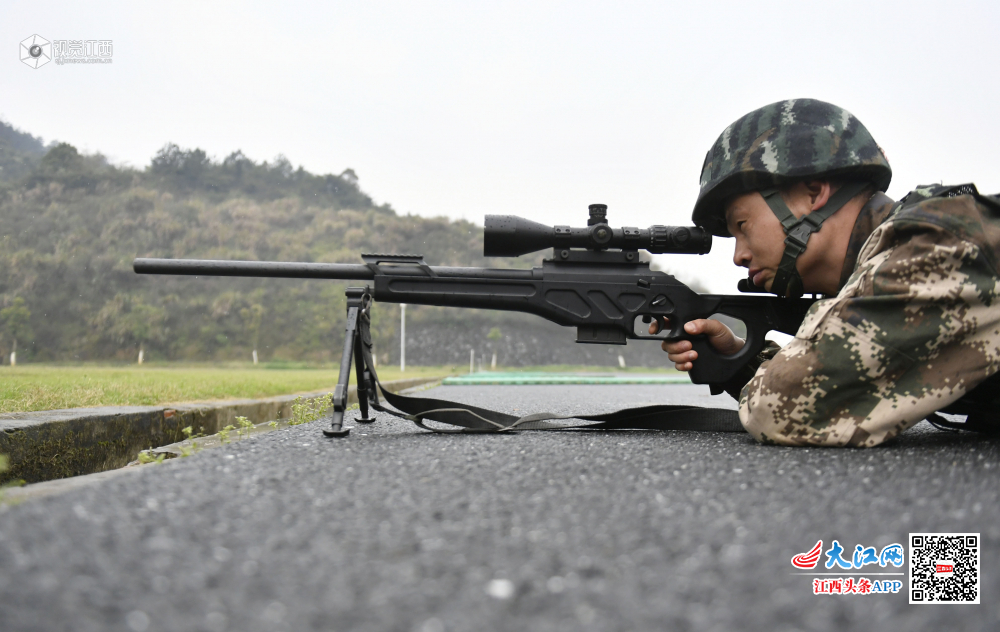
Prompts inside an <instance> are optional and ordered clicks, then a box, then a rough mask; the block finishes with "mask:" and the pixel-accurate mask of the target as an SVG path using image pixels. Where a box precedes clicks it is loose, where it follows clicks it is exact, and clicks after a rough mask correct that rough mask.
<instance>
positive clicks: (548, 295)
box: [133, 248, 813, 390]
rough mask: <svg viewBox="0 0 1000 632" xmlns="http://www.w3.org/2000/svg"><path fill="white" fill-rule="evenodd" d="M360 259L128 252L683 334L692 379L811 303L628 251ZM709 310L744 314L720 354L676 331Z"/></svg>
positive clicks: (596, 329) (222, 269)
mask: <svg viewBox="0 0 1000 632" xmlns="http://www.w3.org/2000/svg"><path fill="white" fill-rule="evenodd" d="M362 259H363V260H364V262H365V263H364V264H332V263H283V262H262V261H210V260H194V259H191V260H174V259H136V260H135V262H134V264H133V267H134V269H135V271H136V272H137V273H140V274H180V275H192V276H242V277H280V278H302V279H336V280H359V281H370V282H371V286H372V287H371V296H372V298H373V299H374V300H375V301H376V302H378V301H381V302H387V303H408V304H415V305H437V306H443V307H467V308H483V309H496V310H505V311H518V312H527V313H530V314H535V315H537V316H540V317H542V318H545V319H546V320H550V321H552V322H554V323H557V324H559V325H564V326H567V327H576V328H577V342H581V343H593V344H626V342H627V341H628V340H629V339H633V340H658V341H659V340H663V339H672V340H677V339H691V341H692V346H693V348H694V350H695V351H697V352H698V360H697V361H696V362H694V363H693V367H694V368H693V369H692V370H691V372H690V376H691V380H692V382H694V383H696V384H719V383H723V382H726V381H727V380H729V379H730V378H732V377H733V376H734V375H735V374H736V372H737V371H739V369H740V368H741V367H742V366H744V365H745V364H746V363H747V362H748V361H749V360H750V359H751V358H752V357H753V356H755V355H756V354H757V353H759V352H760V350H761V349H762V348H763V347H764V344H765V339H764V336H765V335H766V334H767V332H768V331H771V330H776V331H780V332H784V333H787V334H794V333H795V331H796V330H797V329H798V327H799V325H800V324H801V323H802V319H803V318H804V316H805V313H806V311H807V310H808V309H809V306H810V305H811V304H812V303H813V301H812V300H811V299H787V298H778V297H773V296H760V295H757V296H752V295H750V296H740V295H716V294H698V293H697V292H695V291H693V290H692V289H691V288H689V287H688V286H686V285H684V284H683V283H681V282H680V281H678V280H677V279H675V278H674V277H673V276H671V275H669V274H666V273H663V272H659V271H655V270H651V269H650V267H649V264H648V263H646V262H643V261H640V260H639V257H638V254H637V253H636V252H634V251H590V250H569V249H559V248H556V249H555V250H554V251H553V257H552V258H551V259H546V260H545V261H544V262H543V264H542V266H541V267H535V268H532V269H530V270H526V269H502V268H457V267H440V266H428V265H427V264H426V263H424V261H423V257H422V256H419V255H362ZM713 314H725V315H728V316H732V317H734V318H738V319H739V320H741V321H743V322H744V323H745V324H746V328H747V339H746V344H745V345H744V346H743V348H742V349H741V350H740V351H739V352H737V353H735V354H733V355H730V356H723V355H721V354H719V353H718V352H716V351H715V350H714V349H713V348H712V347H711V346H710V345H709V343H708V341H707V339H706V338H704V337H702V336H698V337H693V338H692V337H691V336H689V335H687V334H686V333H685V332H684V330H683V325H684V323H686V322H688V321H691V320H695V319H699V318H708V317H709V316H711V315H713ZM637 319H638V321H637ZM654 319H655V320H657V321H659V322H660V324H661V330H662V331H665V335H664V334H663V333H661V334H659V335H656V336H653V335H650V334H648V325H646V324H645V323H648V322H650V321H651V320H654ZM713 390H715V389H713Z"/></svg>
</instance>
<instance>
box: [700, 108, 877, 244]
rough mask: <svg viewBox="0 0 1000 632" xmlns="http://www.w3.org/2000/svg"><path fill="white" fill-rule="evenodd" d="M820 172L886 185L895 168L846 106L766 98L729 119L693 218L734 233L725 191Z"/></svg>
mask: <svg viewBox="0 0 1000 632" xmlns="http://www.w3.org/2000/svg"><path fill="white" fill-rule="evenodd" d="M820 175H822V176H826V177H838V176H849V177H851V179H858V180H867V181H869V182H871V183H873V184H874V185H875V187H876V188H878V190H880V191H885V190H886V189H887V188H889V181H890V180H891V179H892V169H891V168H890V167H889V161H888V160H886V158H885V154H884V153H883V152H882V149H881V148H880V147H879V146H878V144H876V143H875V139H873V138H872V136H871V134H870V133H868V130H867V129H865V126H864V125H862V124H861V121H859V120H858V119H857V118H855V117H854V115H853V114H851V113H850V112H848V111H847V110H845V109H843V108H840V107H837V106H836V105H833V104H831V103H825V102H823V101H817V100H815V99H790V100H788V101H778V102H777V103H772V104H771V105H765V106H764V107H762V108H760V109H758V110H754V111H753V112H750V113H749V114H746V115H744V116H743V117H741V118H740V119H738V120H737V121H736V122H735V123H733V124H732V125H730V126H729V127H727V128H726V130H725V131H724V132H722V135H721V136H719V139H718V140H716V141H715V144H714V145H712V148H711V149H710V150H709V151H708V155H706V156H705V164H704V165H703V166H702V168H701V191H700V193H699V194H698V201H697V202H696V203H695V206H694V212H693V213H692V216H691V219H692V221H693V222H694V223H695V224H696V225H698V226H704V227H705V228H707V229H708V230H709V231H710V232H711V233H712V234H714V235H718V236H719V237H731V235H730V234H729V230H728V229H727V228H726V218H725V208H724V207H723V204H724V203H725V202H726V200H727V199H728V198H730V197H732V196H733V195H737V194H741V193H746V192H748V191H757V190H760V189H767V188H771V187H779V186H782V185H783V184H786V183H788V182H791V181H794V180H797V179H800V178H803V177H808V176H820Z"/></svg>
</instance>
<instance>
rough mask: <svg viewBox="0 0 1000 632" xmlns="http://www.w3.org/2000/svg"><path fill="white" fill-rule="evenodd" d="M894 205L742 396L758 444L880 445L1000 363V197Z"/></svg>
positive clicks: (880, 199)
mask: <svg viewBox="0 0 1000 632" xmlns="http://www.w3.org/2000/svg"><path fill="white" fill-rule="evenodd" d="M942 189H944V190H945V191H946V192H947V191H949V190H950V193H951V197H948V196H947V193H946V194H945V196H941V190H942ZM963 193H964V194H963ZM935 194H937V196H935ZM955 194H958V195H955ZM890 202H891V201H890V200H889V199H888V198H887V197H886V196H884V195H881V194H880V195H876V196H875V198H873V199H872V201H871V202H869V204H868V205H866V207H865V209H864V211H863V212H862V213H861V214H860V215H859V217H858V221H857V223H856V225H855V230H854V232H853V234H852V236H851V244H852V247H851V248H849V249H848V259H847V261H846V262H845V268H846V267H847V266H850V267H851V269H852V273H851V274H850V276H849V278H847V279H846V281H845V282H844V283H843V286H842V288H841V290H840V293H839V294H838V295H837V296H836V297H835V298H831V299H827V300H822V301H819V302H817V303H816V304H815V305H814V306H813V307H812V309H811V310H810V311H809V314H808V315H807V316H806V319H805V321H803V323H802V326H801V327H800V328H799V331H798V332H797V333H796V335H795V338H794V339H793V340H792V342H790V343H789V344H788V345H786V346H785V347H784V348H782V349H781V350H780V351H777V352H776V353H774V354H773V358H772V359H770V360H768V361H765V362H762V363H761V365H760V367H759V369H758V370H757V371H756V374H755V375H754V377H753V379H752V380H750V382H749V383H748V384H747V385H746V386H745V387H744V388H743V389H742V392H741V394H740V398H739V399H740V420H741V421H742V422H743V425H744V427H745V428H746V429H747V430H748V431H749V432H750V433H751V434H752V435H753V436H754V437H756V438H757V439H758V440H760V441H762V442H765V443H780V444H784V445H825V446H859V447H860V446H864V447H870V446H874V445H878V444H879V443H881V442H883V441H885V440H886V439H889V438H891V437H894V436H896V435H897V434H899V433H900V432H902V431H904V430H906V429H907V428H909V427H910V426H912V425H913V424H915V423H917V422H918V421H920V420H922V419H924V418H926V417H928V416H929V415H931V414H932V413H934V412H935V411H938V410H942V409H945V408H946V407H948V406H949V405H950V404H952V403H953V402H956V401H957V400H959V399H960V398H962V397H963V396H965V395H967V394H969V393H970V392H971V391H972V390H973V389H975V388H976V387H977V386H979V385H980V384H981V383H982V382H983V381H984V380H986V379H987V378H989V377H990V376H993V375H995V374H996V373H997V370H998V368H1000V303H997V296H998V294H1000V281H998V275H997V268H998V259H1000V201H998V200H995V199H992V198H990V197H986V196H979V195H978V194H976V193H975V188H974V187H972V186H971V185H965V186H963V187H954V188H950V187H923V188H920V189H917V190H916V191H913V192H912V193H910V194H909V195H908V196H907V197H906V198H904V200H903V201H902V202H901V203H899V204H895V205H893V204H890ZM879 216H885V217H886V219H885V221H883V222H880V223H878V222H877V218H878V217H879ZM873 226H874V228H873V229H872V227H873ZM857 243H863V244H864V245H863V247H862V248H860V251H857V250H855V251H854V253H852V252H851V251H852V250H854V246H855V245H856V244H857ZM852 255H853V256H854V257H855V258H856V261H857V263H856V264H855V263H854V261H853V260H852ZM772 353H773V352H772ZM981 395H982V393H980V396H981ZM988 395H989V394H988Z"/></svg>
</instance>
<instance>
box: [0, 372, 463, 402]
mask: <svg viewBox="0 0 1000 632" xmlns="http://www.w3.org/2000/svg"><path fill="white" fill-rule="evenodd" d="M279 366H280V368H277V367H276V368H273V369H272V368H264V367H256V368H255V367H253V365H247V364H227V365H198V364H189V365H175V364H146V365H143V366H141V367H140V366H136V365H133V366H107V365H94V364H86V365H57V364H27V365H21V366H18V367H14V368H11V367H9V366H0V413H5V412H27V411H32V410H54V409H59V408H76V407H80V406H153V405H156V404H167V403H180V402H192V401H205V400H221V399H243V398H259V397H271V396H274V395H286V394H292V393H307V392H312V391H323V390H330V391H332V390H333V387H334V386H336V384H337V374H338V372H339V366H338V367H334V366H320V367H313V368H305V367H306V366H307V365H295V368H290V367H289V368H286V367H287V365H279ZM459 372H461V369H456V368H455V367H407V369H406V372H405V373H400V372H399V367H382V368H380V369H379V378H380V379H381V380H382V381H383V382H388V381H391V380H398V379H401V378H407V379H408V378H418V377H444V376H447V375H452V374H456V373H459ZM351 381H352V383H353V381H354V379H353V373H352V379H351Z"/></svg>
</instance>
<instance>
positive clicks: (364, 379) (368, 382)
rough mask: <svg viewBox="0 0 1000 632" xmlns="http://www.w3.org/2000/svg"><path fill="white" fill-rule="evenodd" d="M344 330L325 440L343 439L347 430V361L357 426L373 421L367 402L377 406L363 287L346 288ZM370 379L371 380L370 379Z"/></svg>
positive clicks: (367, 301) (369, 299)
mask: <svg viewBox="0 0 1000 632" xmlns="http://www.w3.org/2000/svg"><path fill="white" fill-rule="evenodd" d="M346 294H347V330H346V331H345V335H344V354H343V355H342V356H341V357H340V377H338V378H337V388H335V389H334V390H333V395H332V397H331V399H332V400H333V401H332V403H333V419H332V420H331V422H330V428H329V429H328V430H324V431H323V434H324V435H326V436H327V437H337V438H340V437H346V436H347V435H348V434H350V432H351V431H350V429H349V428H344V412H345V411H346V410H347V387H348V386H349V384H350V381H351V362H352V361H353V362H354V365H355V369H356V371H357V380H358V405H359V407H360V408H361V417H359V418H358V419H357V421H358V422H359V423H363V424H368V423H372V422H373V421H375V419H374V418H372V417H369V416H368V414H369V413H368V406H369V403H371V404H373V405H374V406H375V407H376V408H377V407H379V406H380V405H379V401H378V393H377V392H376V391H375V380H377V379H378V376H377V375H374V368H372V364H373V363H372V334H371V306H372V297H371V292H370V291H369V288H368V287H367V286H365V287H363V288H361V287H349V288H347V292H346ZM373 377H374V379H372V378H373Z"/></svg>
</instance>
